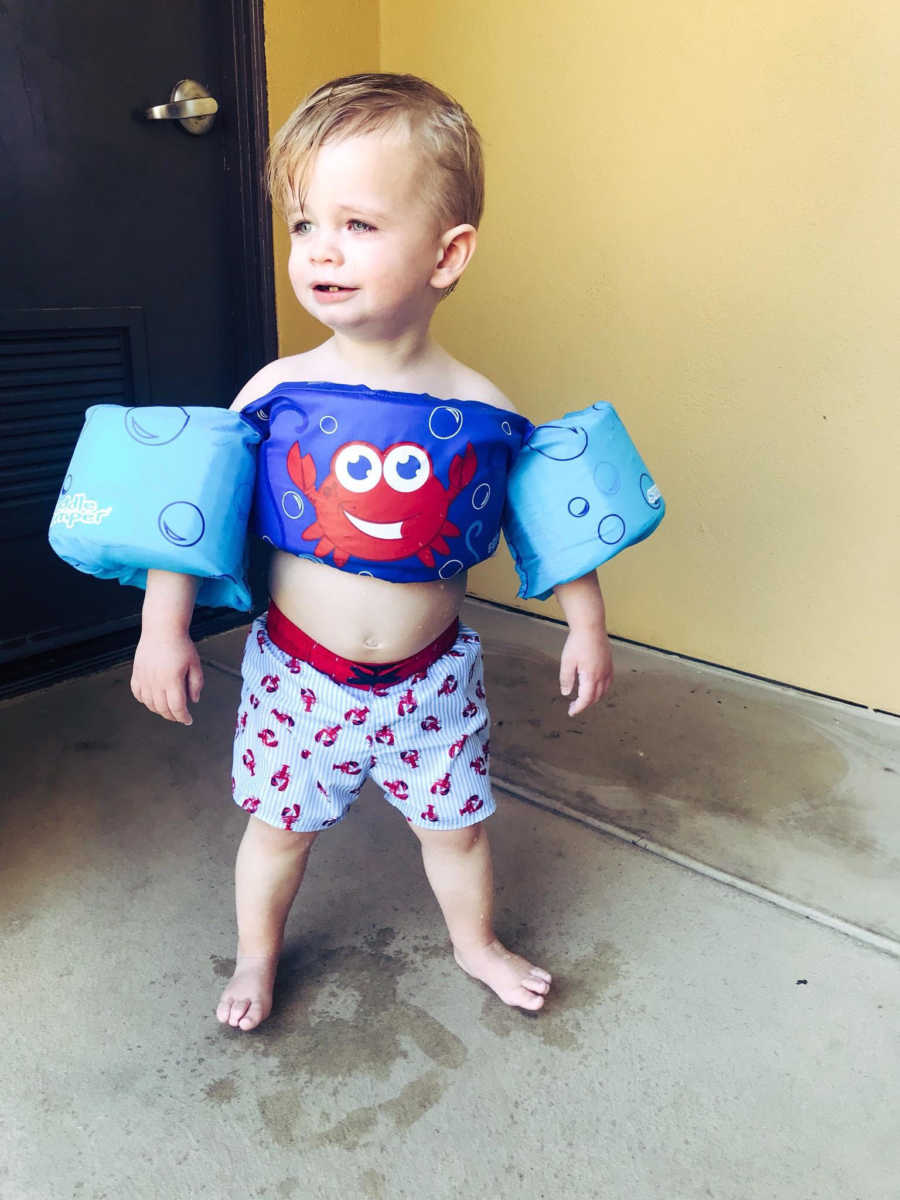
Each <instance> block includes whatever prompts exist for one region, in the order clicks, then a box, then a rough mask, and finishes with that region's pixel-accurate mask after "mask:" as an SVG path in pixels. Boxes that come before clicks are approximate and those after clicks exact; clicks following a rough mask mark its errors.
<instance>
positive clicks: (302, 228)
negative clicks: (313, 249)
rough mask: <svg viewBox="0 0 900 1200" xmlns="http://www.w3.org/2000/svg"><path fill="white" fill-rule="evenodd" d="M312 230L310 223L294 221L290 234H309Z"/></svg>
mask: <svg viewBox="0 0 900 1200" xmlns="http://www.w3.org/2000/svg"><path fill="white" fill-rule="evenodd" d="M310 229H312V221H295V222H294V224H293V225H292V226H291V233H309V231H310Z"/></svg>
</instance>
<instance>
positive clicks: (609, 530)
mask: <svg viewBox="0 0 900 1200" xmlns="http://www.w3.org/2000/svg"><path fill="white" fill-rule="evenodd" d="M597 536H598V537H599V538H600V541H601V542H605V543H606V545H607V546H615V545H617V544H618V543H619V542H621V540H622V538H623V537H624V536H625V522H624V521H623V520H622V518H621V517H620V516H619V515H618V513H610V514H609V516H608V517H604V518H603V520H602V521H601V522H600V524H599V525H598V526H597Z"/></svg>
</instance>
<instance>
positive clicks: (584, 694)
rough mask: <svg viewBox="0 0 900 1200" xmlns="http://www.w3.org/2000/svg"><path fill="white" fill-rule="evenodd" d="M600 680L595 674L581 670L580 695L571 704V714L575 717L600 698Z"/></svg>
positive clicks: (579, 678)
mask: <svg viewBox="0 0 900 1200" xmlns="http://www.w3.org/2000/svg"><path fill="white" fill-rule="evenodd" d="M598 684H599V680H598V679H597V678H595V677H594V676H593V675H585V674H582V673H581V672H579V674H578V695H577V697H576V698H575V699H574V700H573V701H572V703H571V704H570V705H569V716H570V717H574V716H576V714H578V713H580V712H584V710H585V709H586V708H590V706H591V705H592V704H594V703H595V702H596V700H597V699H598V698H599V697H598V696H597V687H598Z"/></svg>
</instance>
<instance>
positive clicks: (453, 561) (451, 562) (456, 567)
mask: <svg viewBox="0 0 900 1200" xmlns="http://www.w3.org/2000/svg"><path fill="white" fill-rule="evenodd" d="M464 569H465V568H464V567H463V564H462V563H461V562H460V560H459V559H458V558H448V559H447V561H446V562H445V563H444V565H443V566H442V567H441V568H440V569H439V571H438V575H440V577H441V579H452V578H453V576H454V575H458V574H459V573H460V571H462V570H464Z"/></svg>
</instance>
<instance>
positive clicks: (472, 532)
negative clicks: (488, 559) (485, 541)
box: [466, 521, 484, 561]
mask: <svg viewBox="0 0 900 1200" xmlns="http://www.w3.org/2000/svg"><path fill="white" fill-rule="evenodd" d="M483 530H484V525H483V524H482V523H481V521H473V522H472V524H471V525H470V526H469V528H468V529H467V530H466V549H467V550H468V552H469V553H470V554H471V555H472V557H473V558H474V559H475V560H476V561H477V560H478V559H479V558H480V557H481V556H480V554H479V553H478V547H477V546H474V545H473V544H472V543H473V542H474V541H475V538H480V537H481V534H482V531H483Z"/></svg>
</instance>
